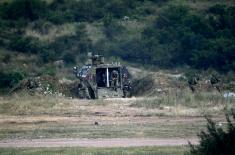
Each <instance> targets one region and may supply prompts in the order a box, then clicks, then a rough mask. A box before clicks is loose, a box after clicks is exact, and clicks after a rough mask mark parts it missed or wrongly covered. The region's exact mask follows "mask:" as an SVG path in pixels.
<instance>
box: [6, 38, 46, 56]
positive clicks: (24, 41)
mask: <svg viewBox="0 0 235 155" xmlns="http://www.w3.org/2000/svg"><path fill="white" fill-rule="evenodd" d="M8 48H9V49H11V50H15V51H19V52H23V53H39V52H40V51H41V50H42V48H43V45H42V44H41V42H40V41H39V40H38V39H37V38H34V37H22V36H15V37H14V38H12V39H11V40H10V43H9V45H8Z"/></svg>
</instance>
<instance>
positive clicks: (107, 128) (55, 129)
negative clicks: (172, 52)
mask: <svg viewBox="0 0 235 155" xmlns="http://www.w3.org/2000/svg"><path fill="white" fill-rule="evenodd" d="M156 119H157V118H156ZM183 121H184V120H183ZM183 121H179V120H177V121H171V118H170V117H169V118H164V120H162V121H159V122H156V123H142V124H141V123H136V124H135V123H129V124H120V125H118V124H113V125H111V124H109V125H105V124H104V125H99V126H95V125H93V124H91V125H84V124H76V123H72V122H70V123H63V122H61V123H58V122H43V121H41V122H36V123H14V122H10V123H8V124H6V123H5V124H0V125H1V127H0V139H4V138H71V137H72V138H174V137H179V138H184V137H195V136H196V135H197V133H199V132H200V130H202V129H205V125H206V124H205V121H204V120H203V119H202V120H194V122H188V121H186V122H183ZM100 123H101V124H102V121H101V122H100Z"/></svg>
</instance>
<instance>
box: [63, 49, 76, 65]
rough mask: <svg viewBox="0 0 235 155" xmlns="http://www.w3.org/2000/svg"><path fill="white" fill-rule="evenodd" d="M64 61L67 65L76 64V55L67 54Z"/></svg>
mask: <svg viewBox="0 0 235 155" xmlns="http://www.w3.org/2000/svg"><path fill="white" fill-rule="evenodd" d="M63 60H64V61H65V62H66V63H67V64H75V63H76V55H74V54H73V53H69V52H67V53H65V55H64V56H63Z"/></svg>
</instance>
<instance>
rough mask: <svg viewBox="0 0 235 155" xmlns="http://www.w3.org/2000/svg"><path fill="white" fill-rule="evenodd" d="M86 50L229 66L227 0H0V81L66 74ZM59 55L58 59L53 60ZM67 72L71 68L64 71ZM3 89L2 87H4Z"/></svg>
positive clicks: (151, 61) (231, 30)
mask: <svg viewBox="0 0 235 155" xmlns="http://www.w3.org/2000/svg"><path fill="white" fill-rule="evenodd" d="M87 52H93V53H99V54H103V55H104V56H106V57H107V58H109V59H110V60H113V59H119V60H120V61H123V62H125V63H128V64H129V65H133V64H135V65H137V66H138V67H143V66H145V67H146V66H147V67H150V66H151V67H152V68H164V69H165V68H167V69H172V68H173V69H175V68H185V67H186V68H191V69H198V70H208V69H209V70H216V71H217V72H221V73H224V74H227V73H229V75H230V76H231V75H233V73H232V72H233V71H235V55H234V53H235V3H234V1H233V0H224V1H220V0H215V1H211V0H109V1H106V0H79V1H77V0H69V1H66V0H21V1H19V0H3V1H1V2H0V88H1V89H2V88H7V89H12V88H13V87H14V86H15V85H17V84H18V82H19V81H20V80H22V79H24V78H27V77H32V76H42V75H52V76H55V75H56V76H58V77H60V78H61V77H64V76H66V78H68V79H72V75H71V73H70V72H71V70H70V68H71V67H72V66H73V65H75V64H76V65H81V64H82V63H84V61H85V58H86V55H87ZM61 60H63V61H64V63H65V64H63V67H61V66H59V67H58V65H57V64H58V63H57V62H60V61H61ZM68 73H69V74H68ZM3 92H5V90H4V91H3Z"/></svg>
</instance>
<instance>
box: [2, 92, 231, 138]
mask: <svg viewBox="0 0 235 155" xmlns="http://www.w3.org/2000/svg"><path fill="white" fill-rule="evenodd" d="M188 95H189V96H188V98H189V99H187V98H186V97H187V95H186V94H185V95H184V96H183V97H179V98H178V99H176V98H175V97H174V96H172V97H171V98H170V97H169V96H165V97H164V96H162V97H159V98H157V97H151V98H148V99H147V98H130V99H105V100H78V99H69V98H64V97H52V96H37V97H36V96H28V95H25V96H21V97H19V96H14V97H11V98H8V97H7V98H2V99H1V101H0V116H1V117H0V139H6V138H71V137H72V138H126V137H129V138H174V137H175V138H177V137H178V138H184V137H196V135H197V133H199V132H200V131H201V130H202V129H205V127H206V121H205V119H204V117H203V116H204V115H205V114H208V115H212V117H213V118H214V119H215V120H216V121H217V122H218V123H220V124H222V125H225V124H226V123H224V122H226V121H225V118H224V116H223V113H224V112H223V111H226V110H227V109H231V108H232V107H233V106H234V100H227V101H226V102H224V103H223V104H222V103H221V101H222V98H220V97H213V96H211V98H212V99H210V95H208V94H207V95H205V96H204V95H202V94H200V95H199V96H197V95H192V94H191V95H190V94H188ZM208 97H209V98H208ZM196 100H198V102H196ZM181 101H182V102H181ZM186 101H189V102H192V104H186ZM199 101H200V102H199ZM212 101H213V102H212ZM197 103H198V104H197ZM95 122H98V123H99V125H95Z"/></svg>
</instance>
